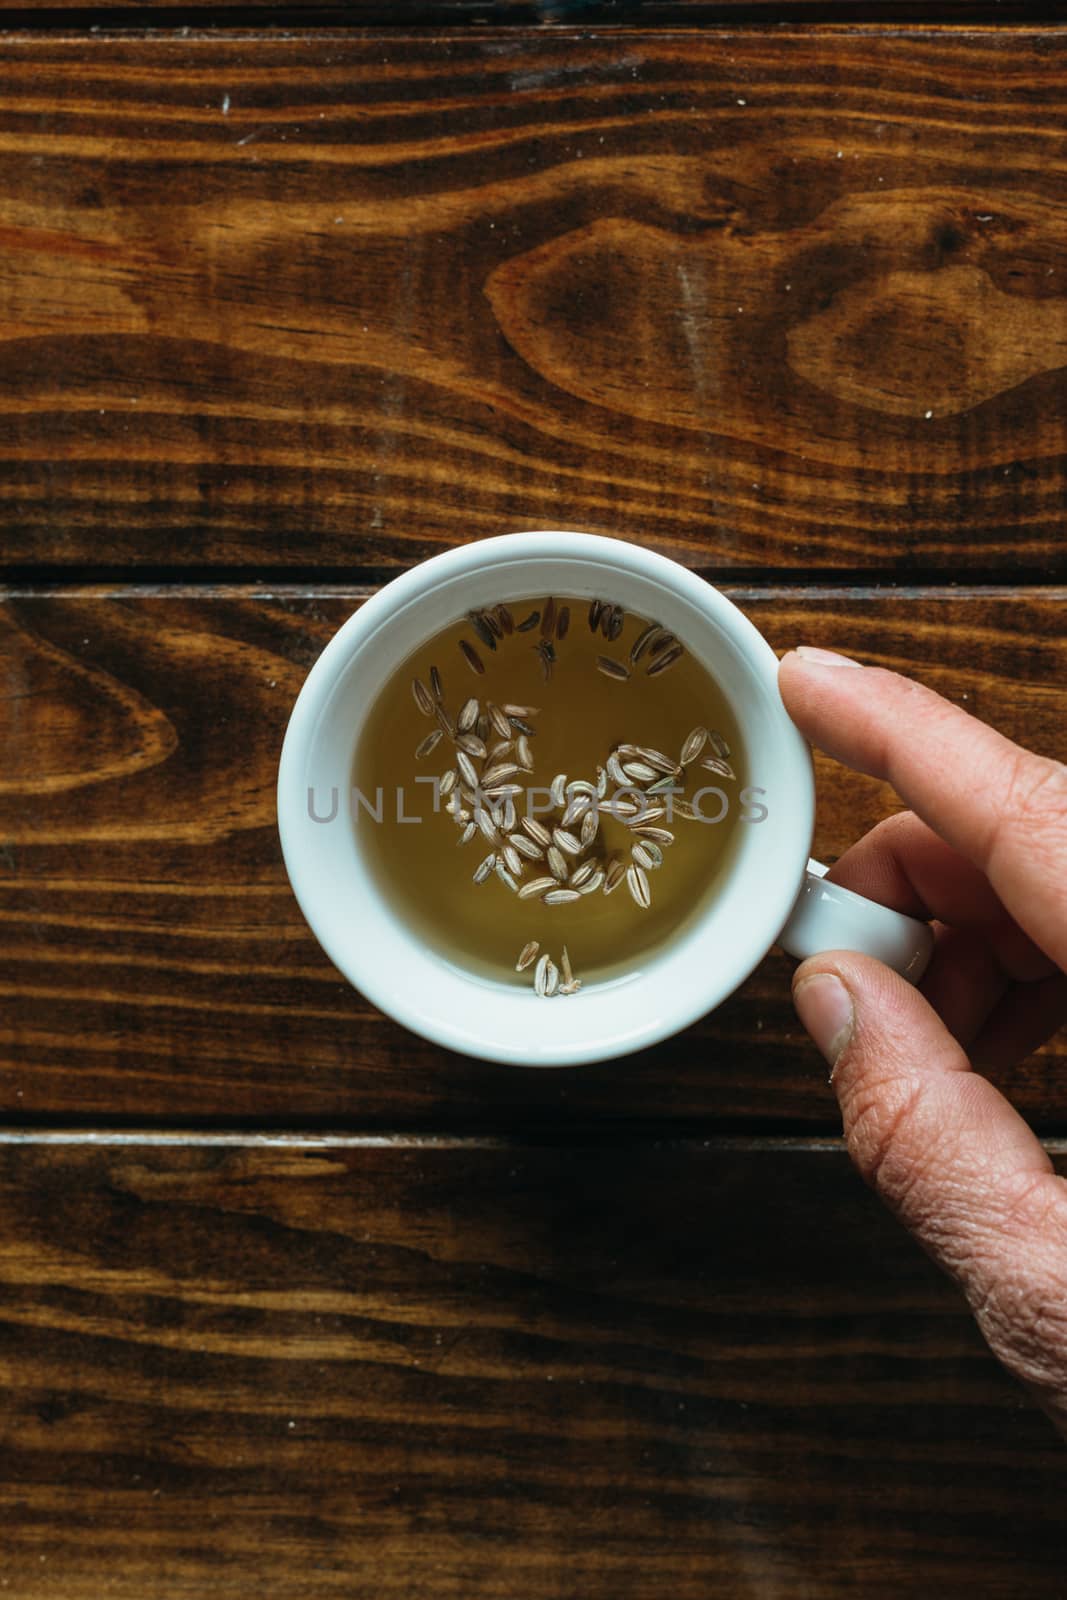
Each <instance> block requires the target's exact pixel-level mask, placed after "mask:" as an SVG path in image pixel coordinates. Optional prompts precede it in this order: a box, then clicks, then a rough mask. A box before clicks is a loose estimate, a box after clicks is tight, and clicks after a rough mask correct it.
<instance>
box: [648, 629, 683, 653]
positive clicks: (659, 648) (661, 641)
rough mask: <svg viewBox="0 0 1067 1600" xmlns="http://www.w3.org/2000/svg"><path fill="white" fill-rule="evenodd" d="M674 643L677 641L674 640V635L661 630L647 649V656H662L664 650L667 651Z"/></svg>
mask: <svg viewBox="0 0 1067 1600" xmlns="http://www.w3.org/2000/svg"><path fill="white" fill-rule="evenodd" d="M676 643H677V640H676V639H675V637H674V634H673V633H668V631H667V629H666V628H661V629H660V630H659V633H658V635H657V637H656V638H655V639H653V641H652V643H651V644H650V645H649V647H648V653H649V656H650V657H655V656H658V655H662V654H663V652H664V650H668V649H669V648H670V647H671V645H673V644H676Z"/></svg>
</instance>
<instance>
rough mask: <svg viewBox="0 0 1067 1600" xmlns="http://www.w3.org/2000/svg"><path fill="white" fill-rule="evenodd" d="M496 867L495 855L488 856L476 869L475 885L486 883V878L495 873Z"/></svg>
mask: <svg viewBox="0 0 1067 1600" xmlns="http://www.w3.org/2000/svg"><path fill="white" fill-rule="evenodd" d="M495 866H496V856H495V855H488V856H486V858H485V860H484V861H479V863H478V865H477V866H476V867H475V869H474V881H475V883H484V882H485V880H486V878H488V877H489V875H490V873H491V872H492V871H493V868H494V867H495Z"/></svg>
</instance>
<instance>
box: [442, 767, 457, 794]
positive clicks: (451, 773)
mask: <svg viewBox="0 0 1067 1600" xmlns="http://www.w3.org/2000/svg"><path fill="white" fill-rule="evenodd" d="M455 787H456V771H455V768H454V767H449V769H448V771H447V772H446V773H445V775H444V777H443V778H442V779H441V782H440V784H439V785H438V793H439V794H440V795H442V796H443V795H449V794H451V793H452V790H453V789H454V788H455Z"/></svg>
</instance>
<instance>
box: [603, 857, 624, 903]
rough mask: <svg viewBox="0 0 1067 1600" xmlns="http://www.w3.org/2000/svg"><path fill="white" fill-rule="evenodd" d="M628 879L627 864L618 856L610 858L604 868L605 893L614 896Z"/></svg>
mask: <svg viewBox="0 0 1067 1600" xmlns="http://www.w3.org/2000/svg"><path fill="white" fill-rule="evenodd" d="M625 877H626V864H625V862H623V861H620V860H619V858H618V856H611V857H609V859H608V861H607V864H606V866H605V868H604V893H605V894H613V893H614V891H615V890H616V889H617V888H618V887H619V884H620V883H622V882H623V880H624V879H625Z"/></svg>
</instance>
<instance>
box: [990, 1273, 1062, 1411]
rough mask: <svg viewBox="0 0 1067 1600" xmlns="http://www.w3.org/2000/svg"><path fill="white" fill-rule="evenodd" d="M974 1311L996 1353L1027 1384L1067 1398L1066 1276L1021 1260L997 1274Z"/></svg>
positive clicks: (991, 1278)
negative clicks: (1065, 1395) (1037, 1267)
mask: <svg viewBox="0 0 1067 1600" xmlns="http://www.w3.org/2000/svg"><path fill="white" fill-rule="evenodd" d="M972 1310H973V1311H974V1315H975V1319H976V1321H977V1323H978V1326H979V1328H980V1329H981V1330H982V1334H983V1337H984V1338H985V1340H986V1343H987V1344H988V1345H989V1347H990V1349H991V1350H992V1351H993V1354H994V1355H995V1356H996V1357H997V1359H998V1360H1000V1361H1001V1362H1003V1364H1004V1366H1005V1367H1007V1369H1008V1371H1009V1372H1011V1373H1012V1374H1013V1375H1014V1376H1015V1377H1016V1378H1019V1379H1020V1380H1021V1381H1022V1382H1023V1383H1028V1384H1032V1385H1034V1386H1035V1387H1037V1388H1040V1389H1042V1390H1046V1391H1049V1392H1052V1393H1064V1394H1067V1274H1065V1273H1062V1272H1052V1271H1048V1270H1040V1269H1037V1270H1035V1268H1034V1267H1033V1266H1032V1265H1028V1264H1027V1263H1025V1262H1022V1261H1020V1262H1019V1263H1018V1264H1017V1265H1016V1266H1015V1267H1014V1268H1013V1269H1008V1270H1005V1269H1003V1267H1001V1268H1000V1269H999V1270H996V1271H992V1270H991V1272H990V1274H989V1275H988V1276H987V1282H986V1285H985V1287H984V1288H983V1290H982V1292H981V1293H980V1295H979V1296H978V1297H977V1298H976V1299H975V1300H974V1301H972Z"/></svg>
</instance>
